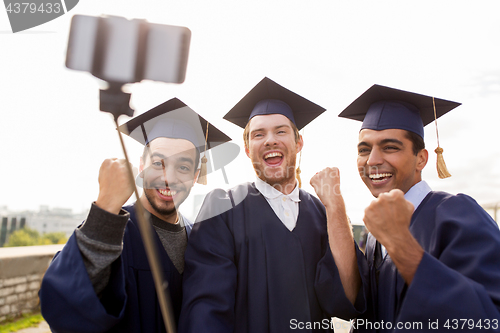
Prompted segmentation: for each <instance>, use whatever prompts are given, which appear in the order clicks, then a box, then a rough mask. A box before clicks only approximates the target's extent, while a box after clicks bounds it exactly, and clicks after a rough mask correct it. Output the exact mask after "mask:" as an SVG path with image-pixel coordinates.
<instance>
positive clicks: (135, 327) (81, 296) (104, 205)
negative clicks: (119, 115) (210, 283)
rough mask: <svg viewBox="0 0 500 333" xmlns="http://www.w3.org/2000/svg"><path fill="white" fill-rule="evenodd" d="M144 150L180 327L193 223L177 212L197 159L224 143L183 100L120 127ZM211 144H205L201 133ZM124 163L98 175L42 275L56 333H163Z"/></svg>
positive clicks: (147, 204) (149, 199)
mask: <svg viewBox="0 0 500 333" xmlns="http://www.w3.org/2000/svg"><path fill="white" fill-rule="evenodd" d="M119 130H120V131H122V132H124V133H126V134H129V135H130V136H131V137H132V138H134V139H136V140H137V141H139V142H140V143H142V144H144V145H145V147H144V154H143V156H142V158H141V161H140V162H141V163H140V169H139V171H140V174H139V175H138V177H137V180H136V182H137V184H138V185H140V186H142V187H143V188H144V192H143V194H142V195H141V197H140V200H139V201H140V203H141V204H142V206H143V207H144V208H145V210H146V211H147V212H149V213H150V214H148V215H150V218H149V221H150V222H151V224H152V226H153V227H154V230H155V231H156V232H155V233H154V236H153V237H154V240H155V243H156V244H155V246H156V247H157V252H158V257H159V259H160V261H161V266H162V268H163V274H164V278H165V279H166V280H167V281H168V289H169V294H170V296H171V304H172V307H173V315H174V319H175V320H176V321H177V320H178V318H179V313H180V306H181V300H182V274H183V270H184V251H185V248H186V244H187V236H188V234H189V233H190V230H191V226H192V223H191V222H190V221H189V220H188V219H186V218H185V217H183V216H182V215H181V214H180V213H179V212H178V209H179V206H180V205H181V204H182V202H183V201H184V200H185V199H186V198H187V196H188V195H189V192H190V191H191V188H192V187H193V185H194V182H195V181H196V179H197V177H198V175H199V170H198V162H199V160H200V153H201V152H203V151H204V150H205V149H207V148H208V149H209V148H212V147H214V146H216V145H218V144H219V143H223V142H225V141H228V140H229V138H228V137H227V136H226V135H224V134H223V133H222V132H220V131H219V130H217V129H216V128H215V127H213V126H211V125H210V126H209V127H208V129H207V122H206V120H204V119H203V118H201V116H199V115H198V114H197V113H195V112H194V111H192V110H191V109H190V108H189V107H188V106H186V105H185V104H184V103H182V102H181V101H180V100H178V99H176V98H174V99H171V100H169V101H167V102H165V103H163V104H161V105H159V106H157V107H155V108H153V109H152V110H150V111H148V112H146V113H144V114H142V115H140V116H138V117H136V118H134V119H131V120H130V121H129V122H127V123H126V124H124V125H122V126H120V128H119ZM205 130H208V131H209V133H208V137H207V138H208V139H207V142H206V143H205V138H206V136H205V135H206V132H205ZM128 179H129V178H128V174H127V166H126V164H125V161H123V160H117V159H109V160H106V161H104V163H103V164H102V166H101V169H100V171H99V196H98V198H97V200H96V201H95V202H94V203H93V204H92V207H91V209H90V212H89V215H88V217H87V219H86V221H85V222H84V223H83V224H82V225H81V226H80V227H78V228H77V229H76V230H75V232H74V234H73V236H72V237H71V238H70V239H69V241H68V243H67V244H66V246H65V247H64V248H63V250H62V251H61V252H60V253H58V254H57V255H56V256H55V258H54V260H53V262H52V263H51V265H50V267H49V268H48V270H47V273H46V274H45V277H44V279H43V282H42V286H41V290H40V299H41V308H42V314H43V316H44V318H45V319H46V320H47V322H48V323H49V325H50V326H51V328H52V329H53V330H54V331H56V332H165V327H164V324H163V319H162V314H161V311H160V307H159V303H158V301H157V295H156V290H155V287H154V282H153V278H152V274H151V269H150V266H149V264H148V258H147V256H146V252H145V250H144V244H143V241H142V239H141V234H140V231H139V228H138V221H137V216H136V204H135V205H131V206H126V207H123V208H122V205H124V204H125V202H126V201H127V199H128V198H129V197H130V195H131V194H132V192H133V188H134V187H133V184H130V182H129V180H128Z"/></svg>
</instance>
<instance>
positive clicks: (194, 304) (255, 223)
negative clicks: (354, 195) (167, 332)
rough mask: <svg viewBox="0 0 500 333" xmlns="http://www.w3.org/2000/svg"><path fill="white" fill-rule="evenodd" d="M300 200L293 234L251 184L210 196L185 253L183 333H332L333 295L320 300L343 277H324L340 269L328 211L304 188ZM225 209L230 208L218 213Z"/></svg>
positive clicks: (217, 191)
mask: <svg viewBox="0 0 500 333" xmlns="http://www.w3.org/2000/svg"><path fill="white" fill-rule="evenodd" d="M246 192H248V193H246ZM239 193H240V194H241V193H245V194H246V197H245V199H244V200H243V201H241V202H240V203H238V202H237V201H236V200H234V198H235V197H241V195H240V194H239ZM299 198H300V200H301V201H300V203H299V215H298V219H297V224H296V227H295V229H293V231H290V230H289V229H287V228H286V227H285V226H284V225H283V223H282V222H281V221H280V220H279V218H278V217H277V216H276V214H275V213H274V211H273V210H272V208H271V207H270V206H269V204H268V202H267V201H266V199H265V198H264V197H263V196H262V195H261V194H260V192H258V190H257V189H256V188H255V185H254V184H253V183H252V184H249V183H247V184H242V185H239V186H237V187H236V188H234V189H232V190H230V191H228V192H226V191H224V190H221V189H218V190H214V191H212V192H211V193H209V194H208V195H207V197H206V198H205V202H204V203H203V206H202V208H201V210H200V213H199V215H198V218H197V223H195V225H194V227H193V231H192V234H191V237H190V239H189V242H188V247H187V249H186V256H185V274H184V284H183V288H184V299H183V307H182V312H181V319H180V323H179V332H214V333H223V332H233V331H234V332H255V333H266V332H286V331H293V327H299V325H301V324H300V323H302V324H303V325H304V327H305V328H307V326H305V325H307V323H310V324H309V325H313V323H315V325H316V326H315V327H316V330H312V329H304V330H301V332H311V331H318V332H319V331H329V327H330V326H329V323H330V317H329V315H328V314H327V312H328V311H325V310H324V308H328V304H329V303H331V301H332V298H331V297H329V298H325V297H323V298H322V297H321V296H322V293H323V289H322V286H325V285H326V286H327V288H331V286H332V285H335V286H337V288H339V285H338V284H337V283H340V280H338V281H337V282H333V281H332V280H328V278H323V277H324V276H326V275H327V274H320V273H318V272H319V266H322V265H326V266H334V260H333V257H332V255H331V252H330V251H329V245H328V237H327V230H326V215H325V208H324V206H323V205H322V204H321V202H320V201H319V200H318V199H317V198H315V197H313V196H311V195H309V194H308V193H307V192H305V191H303V190H300V193H299ZM235 201H236V204H235ZM220 207H228V210H227V211H225V212H223V213H221V214H220V215H215V216H214V214H213V213H212V212H211V211H212V210H216V209H220ZM233 207H234V208H233ZM229 208H230V209H229ZM203 216H213V217H211V218H209V219H207V220H204V221H201V222H200V221H199V220H200V219H203ZM200 217H201V218H200ZM340 288H342V286H341V285H340ZM323 302H326V303H328V304H323Z"/></svg>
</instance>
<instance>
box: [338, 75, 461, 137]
mask: <svg viewBox="0 0 500 333" xmlns="http://www.w3.org/2000/svg"><path fill="white" fill-rule="evenodd" d="M434 103H435V106H436V109H435V110H436V114H435V115H434V106H433V97H431V96H425V95H420V94H416V93H412V92H408V91H404V90H398V89H394V88H389V87H384V86H380V85H377V84H374V85H373V86H371V88H370V89H368V90H367V91H365V92H364V93H363V94H362V95H361V96H359V97H358V98H357V99H356V100H355V101H354V102H352V103H351V104H350V105H349V106H348V107H347V108H346V109H345V110H344V111H342V112H341V113H340V114H339V117H344V118H349V119H354V120H360V121H362V122H363V124H362V126H361V129H365V128H366V129H373V130H377V131H380V130H384V129H390V128H397V129H404V130H407V131H411V132H414V133H416V134H418V135H420V136H421V137H422V138H423V137H424V126H426V125H427V124H429V123H431V122H432V121H433V120H435V119H437V118H439V117H441V116H442V115H444V114H445V113H447V112H448V111H451V110H453V109H454V108H456V107H457V106H459V105H460V103H456V102H451V101H447V100H444V99H439V98H434Z"/></svg>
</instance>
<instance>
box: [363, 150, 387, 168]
mask: <svg viewBox="0 0 500 333" xmlns="http://www.w3.org/2000/svg"><path fill="white" fill-rule="evenodd" d="M382 163H384V159H383V158H382V153H381V151H380V150H379V149H375V148H374V149H372V150H371V151H370V155H369V156H368V160H367V162H366V164H368V165H369V166H375V165H381V164H382Z"/></svg>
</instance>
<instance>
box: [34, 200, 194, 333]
mask: <svg viewBox="0 0 500 333" xmlns="http://www.w3.org/2000/svg"><path fill="white" fill-rule="evenodd" d="M124 209H125V210H127V211H128V212H129V213H130V219H129V220H128V222H127V226H126V228H125V234H124V238H123V252H122V254H121V256H120V257H119V258H118V259H117V260H116V261H115V262H113V264H112V267H111V276H110V279H109V283H108V286H107V287H106V288H105V290H104V291H103V293H102V296H101V299H99V298H98V297H97V295H96V293H95V291H94V288H93V286H92V283H91V281H90V279H89V276H88V274H87V271H86V268H85V265H84V262H83V259H82V256H81V254H80V250H79V248H78V244H77V241H76V237H75V235H74V234H73V235H72V236H71V237H70V239H69V240H68V243H67V244H66V245H65V246H64V248H63V250H62V251H61V252H59V253H57V254H56V256H55V257H54V259H53V261H52V263H51V264H50V266H49V268H48V270H47V272H46V273H45V276H44V278H43V281H42V286H41V289H40V301H41V308H42V315H43V317H44V318H45V319H46V320H47V322H48V323H49V325H50V327H51V329H52V330H53V331H54V332H60V333H63V332H89V333H91V332H92V333H96V332H148V333H149V332H165V327H164V324H163V318H162V315H161V310H160V306H159V303H158V299H157V295H156V290H155V287H154V281H153V277H152V275H151V270H150V267H149V264H148V260H147V257H146V252H145V250H144V245H143V242H142V239H141V235H140V231H139V227H138V224H137V220H136V216H135V208H134V207H133V206H127V207H124ZM184 221H185V222H186V223H185V225H186V232H187V233H188V234H189V232H190V230H191V226H192V224H191V223H190V222H189V221H187V220H186V219H184ZM154 237H155V240H156V245H157V252H158V256H159V258H160V261H161V264H162V268H163V274H164V278H165V279H167V281H168V283H169V292H170V296H171V300H172V306H173V311H174V316H175V319H176V321H178V318H179V314H180V306H181V300H182V275H181V274H179V272H178V271H177V269H176V268H175V266H174V264H173V263H172V261H171V260H170V258H169V257H168V255H167V252H166V251H165V249H164V248H163V246H162V244H161V241H160V239H159V237H158V235H157V234H156V233H154Z"/></svg>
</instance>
